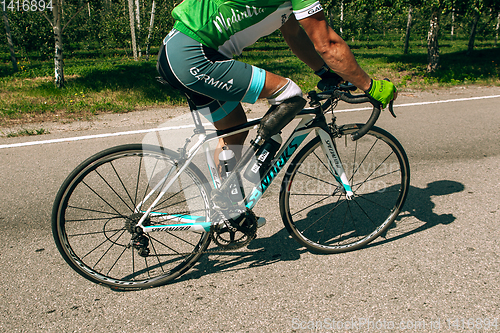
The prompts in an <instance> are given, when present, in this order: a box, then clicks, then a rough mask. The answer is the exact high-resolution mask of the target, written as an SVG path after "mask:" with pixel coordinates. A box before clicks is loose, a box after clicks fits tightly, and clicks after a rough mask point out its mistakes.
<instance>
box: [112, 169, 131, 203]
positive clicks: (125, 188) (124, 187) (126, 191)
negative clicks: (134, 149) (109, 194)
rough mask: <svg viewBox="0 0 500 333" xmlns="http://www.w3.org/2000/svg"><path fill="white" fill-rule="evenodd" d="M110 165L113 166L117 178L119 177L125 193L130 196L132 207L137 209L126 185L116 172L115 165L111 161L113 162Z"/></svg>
mask: <svg viewBox="0 0 500 333" xmlns="http://www.w3.org/2000/svg"><path fill="white" fill-rule="evenodd" d="M109 163H110V164H111V168H113V171H114V172H115V175H116V177H117V178H118V180H119V181H120V184H122V187H123V189H124V190H125V193H127V196H128V198H129V200H130V202H131V203H132V206H134V207H135V203H134V200H133V199H132V197H131V196H130V193H129V192H128V190H127V187H126V186H125V184H124V183H123V181H122V178H121V177H120V175H118V171H116V169H115V166H114V165H113V161H111V162H109Z"/></svg>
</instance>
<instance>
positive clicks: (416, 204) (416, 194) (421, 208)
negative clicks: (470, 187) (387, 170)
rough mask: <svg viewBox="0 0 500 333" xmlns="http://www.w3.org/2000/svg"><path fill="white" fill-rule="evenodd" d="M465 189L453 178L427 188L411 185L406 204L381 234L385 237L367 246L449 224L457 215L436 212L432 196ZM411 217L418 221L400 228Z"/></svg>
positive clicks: (429, 184) (430, 184)
mask: <svg viewBox="0 0 500 333" xmlns="http://www.w3.org/2000/svg"><path fill="white" fill-rule="evenodd" d="M464 189H465V186H464V185H463V184H462V183H459V182H456V181H452V180H438V181H435V182H431V183H428V184H427V186H426V187H425V188H418V187H414V186H410V191H409V193H408V197H407V198H406V202H405V205H404V207H403V210H402V212H401V213H400V214H399V216H398V217H397V219H396V221H394V223H393V224H392V226H391V227H390V228H389V229H388V230H387V231H386V233H385V234H383V235H381V237H382V238H383V239H380V238H379V239H377V240H375V241H374V242H373V243H371V244H368V245H367V246H366V247H367V248H368V247H373V246H378V245H382V244H386V243H389V242H393V241H396V240H398V239H401V238H404V237H407V236H410V235H412V234H416V233H418V232H422V231H425V230H427V229H430V228H433V227H435V226H437V225H439V224H444V225H447V224H450V223H452V222H453V221H455V220H456V217H455V216H453V214H452V213H445V214H437V213H435V212H434V208H435V207H436V204H435V203H434V202H433V201H432V198H433V197H438V196H445V195H450V194H453V193H458V192H462V191H463V190H464ZM410 217H413V218H414V219H416V220H417V221H415V222H412V223H409V224H408V225H406V228H400V227H404V226H402V224H403V223H404V221H405V220H408V219H409V218H410Z"/></svg>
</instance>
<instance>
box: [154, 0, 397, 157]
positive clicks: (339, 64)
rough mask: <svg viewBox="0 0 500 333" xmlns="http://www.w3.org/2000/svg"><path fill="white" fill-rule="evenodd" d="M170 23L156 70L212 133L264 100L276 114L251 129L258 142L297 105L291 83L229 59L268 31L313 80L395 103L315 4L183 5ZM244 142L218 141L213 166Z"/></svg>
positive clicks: (195, 0) (253, 0) (275, 0)
mask: <svg viewBox="0 0 500 333" xmlns="http://www.w3.org/2000/svg"><path fill="white" fill-rule="evenodd" d="M172 16H173V17H174V19H175V20H176V22H175V24H174V27H173V30H172V31H170V33H169V34H168V35H167V36H166V38H165V39H164V41H163V45H162V47H161V48H160V52H159V55H158V64H157V69H158V71H159V73H160V75H161V76H162V77H163V78H164V79H165V80H166V81H167V82H168V83H169V84H170V85H172V86H173V87H176V88H178V89H180V90H182V91H184V92H185V93H186V95H187V97H188V100H189V103H190V104H191V107H195V108H196V109H198V110H199V112H200V113H201V114H202V115H204V116H205V117H206V118H207V119H208V120H210V121H211V122H212V123H213V124H214V126H215V127H216V128H217V129H221V130H222V129H226V128H229V127H232V126H236V125H240V124H244V123H245V122H247V118H246V115H245V112H244V111H243V108H242V106H241V102H247V103H255V102H256V100H257V99H258V98H267V99H268V101H269V102H270V104H272V105H277V108H276V109H275V110H274V111H272V112H271V113H269V114H268V115H266V116H265V117H264V118H263V120H262V122H261V125H260V128H259V129H258V135H260V137H261V138H262V139H263V140H262V141H264V140H265V139H267V138H269V137H270V136H272V135H273V134H276V133H277V132H279V131H280V130H281V129H282V128H283V127H284V126H285V125H286V124H287V123H288V122H290V121H291V120H292V119H293V118H294V116H295V115H296V113H298V112H299V111H300V110H301V109H302V108H303V106H304V105H305V100H304V99H303V98H302V91H301V89H300V88H299V86H298V85H297V84H296V83H295V82H293V81H291V80H290V79H288V78H285V77H282V76H280V75H278V74H275V73H271V72H269V71H266V70H264V69H262V68H258V67H256V66H251V65H248V64H246V63H243V62H240V61H236V60H234V59H232V58H233V56H235V55H240V54H241V52H242V51H243V49H244V48H245V47H247V46H249V45H251V44H253V43H255V42H256V41H257V40H258V39H259V38H260V37H262V36H265V35H268V34H270V33H272V32H273V31H275V30H276V29H280V31H281V33H282V35H283V36H284V39H285V41H286V42H287V44H288V45H289V46H290V48H291V50H292V51H293V52H294V54H295V55H296V56H297V57H298V58H299V59H300V60H302V61H303V62H304V63H305V64H307V65H308V66H309V67H310V68H311V69H312V70H313V71H314V72H315V74H317V75H318V76H319V77H320V78H321V79H324V80H327V81H328V80H330V81H332V83H333V84H335V83H338V82H340V81H342V80H345V81H349V82H351V83H352V84H354V85H355V86H356V87H358V88H359V89H361V90H363V91H365V92H366V93H367V94H369V95H370V96H371V97H372V98H373V99H374V100H376V101H378V102H380V104H381V105H382V106H383V107H384V108H385V107H386V105H387V104H388V103H389V101H391V100H392V99H394V98H395V97H396V96H397V92H396V89H395V87H394V85H393V84H392V83H390V82H387V81H378V80H373V79H371V78H370V77H369V76H368V74H367V73H366V72H365V71H364V70H363V69H361V67H360V66H359V65H358V63H357V62H356V60H355V58H354V56H353V54H352V53H351V51H350V49H349V47H348V46H347V44H346V43H345V42H344V40H342V38H341V37H340V36H339V35H338V34H336V33H335V32H334V31H333V29H331V28H330V27H329V25H328V23H327V21H326V19H325V15H324V13H323V8H322V6H321V4H320V3H319V1H317V0H291V1H285V0H232V1H225V0H184V1H183V2H182V3H180V4H179V5H178V6H176V7H175V8H174V10H173V11H172ZM336 73H337V74H338V75H337V74H336ZM339 75H340V77H339ZM246 136H247V132H245V133H240V134H237V135H233V136H231V137H226V138H224V140H222V139H221V140H220V142H219V145H218V147H217V149H216V152H215V159H216V163H217V164H218V156H219V155H218V152H220V150H221V149H222V148H221V147H222V146H224V145H229V146H231V147H232V150H233V151H234V152H235V154H236V157H237V158H239V157H240V156H241V146H242V144H243V143H244V141H245V138H246Z"/></svg>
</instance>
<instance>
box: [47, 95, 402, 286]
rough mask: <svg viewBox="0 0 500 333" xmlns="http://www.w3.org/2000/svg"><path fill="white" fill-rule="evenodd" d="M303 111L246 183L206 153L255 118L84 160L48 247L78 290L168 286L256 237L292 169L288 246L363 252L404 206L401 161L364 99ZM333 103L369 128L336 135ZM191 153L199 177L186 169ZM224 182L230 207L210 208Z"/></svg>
mask: <svg viewBox="0 0 500 333" xmlns="http://www.w3.org/2000/svg"><path fill="white" fill-rule="evenodd" d="M354 89H355V88H354ZM308 99H309V104H308V105H307V106H306V107H304V108H303V109H302V110H301V111H300V112H299V113H298V114H297V116H296V117H295V119H296V120H297V121H298V125H296V127H295V128H294V129H293V131H292V132H291V134H290V135H289V136H288V137H287V138H286V140H284V143H283V144H282V145H281V146H280V148H279V150H278V151H277V153H276V154H275V155H274V157H273V158H272V159H271V162H270V163H268V164H265V165H264V164H262V165H261V168H260V171H259V180H258V181H257V182H256V183H255V182H254V183H249V182H248V181H247V180H246V179H245V177H241V175H242V174H243V173H244V168H241V167H240V168H238V169H237V170H233V171H232V174H231V175H230V176H229V177H227V178H226V179H225V180H224V178H223V177H221V175H220V174H219V172H218V170H217V168H216V165H215V163H214V159H213V157H212V154H213V152H212V151H211V149H210V143H214V142H217V141H218V139H219V138H221V137H225V136H229V135H233V134H236V133H241V132H244V131H249V130H251V129H252V128H254V127H255V126H257V125H258V124H259V123H260V121H261V119H262V118H260V119H256V120H252V121H249V122H248V123H246V124H244V125H241V126H235V127H232V128H229V129H227V130H209V129H206V128H205V127H204V125H203V124H202V122H201V120H200V116H199V114H198V112H197V111H196V110H191V114H192V116H193V120H194V123H195V127H194V132H193V135H192V136H191V137H189V138H187V139H186V143H185V144H184V146H183V147H181V148H179V149H178V151H173V150H170V149H167V148H165V147H162V146H158V145H150V144H126V145H121V146H117V147H112V148H109V149H106V150H104V151H101V152H99V153H97V154H95V155H94V156H92V157H90V158H88V159H87V160H85V161H84V162H82V163H81V164H80V165H79V166H78V167H77V168H76V169H75V170H74V171H73V172H71V174H70V175H69V176H68V177H67V179H66V180H65V181H64V183H63V184H62V186H61V188H60V189H59V192H58V194H57V196H56V199H55V202H54V206H53V211H52V230H53V236H54V239H55V242H56V244H57V248H58V249H59V252H60V253H61V255H62V256H63V258H64V260H65V261H66V262H67V263H68V264H69V265H70V266H71V267H72V268H73V269H74V270H75V271H76V272H78V273H79V274H80V275H82V276H83V277H85V278H86V279H88V280H90V281H93V282H95V283H98V284H102V285H105V286H107V287H111V288H113V289H120V290H131V289H144V288H149V287H155V286H159V285H163V284H165V283H167V282H169V281H172V280H174V279H176V278H177V277H179V276H180V275H182V274H183V273H185V272H186V271H188V270H189V269H190V268H191V267H192V266H193V265H194V264H195V263H196V262H197V261H198V260H199V259H200V257H201V256H202V255H204V254H210V253H218V252H224V251H227V250H234V249H236V248H240V247H244V246H246V245H247V244H248V243H249V242H250V241H251V240H253V239H254V238H255V237H256V232H257V227H258V225H259V219H258V218H257V217H256V216H255V214H253V212H252V209H253V208H254V207H255V205H256V204H257V202H258V201H259V199H261V198H262V195H263V194H264V193H265V191H266V190H267V189H268V188H269V186H270V185H271V183H272V182H273V180H274V179H276V177H277V175H278V174H279V173H280V171H281V170H282V169H283V168H284V167H285V165H286V164H287V163H288V161H289V160H290V159H291V158H292V157H293V159H292V160H291V162H290V163H288V167H287V169H286V172H285V174H284V176H283V179H282V184H281V189H280V193H279V207H280V213H281V218H282V220H283V223H284V225H285V227H286V229H287V231H288V232H289V233H290V235H291V236H292V237H293V238H294V239H295V240H296V241H297V242H298V243H299V244H301V245H302V246H304V247H306V248H307V249H308V250H309V251H311V252H315V253H341V252H346V251H352V250H356V249H359V248H361V247H363V246H365V245H366V244H368V243H370V242H371V241H373V240H374V239H376V238H377V237H379V236H380V235H381V234H383V233H384V232H386V231H387V229H388V228H389V227H390V226H391V223H392V222H394V220H395V219H396V217H397V216H398V214H399V213H400V211H401V208H402V206H403V204H404V202H405V199H406V196H407V193H408V189H409V182H410V166H409V163H408V158H407V156H406V153H405V151H404V149H403V147H402V146H401V144H400V143H399V142H398V141H397V140H396V138H395V137H394V136H392V135H391V134H389V133H388V132H387V131H385V130H383V129H381V128H378V127H376V126H374V124H375V122H376V121H377V119H378V117H379V114H380V107H379V106H378V105H376V103H375V104H374V103H373V102H371V100H370V99H369V97H368V96H367V95H365V94H361V95H353V94H352V89H351V87H349V86H339V87H333V88H331V89H330V90H327V91H323V92H316V91H311V92H309V94H308ZM339 101H345V102H347V103H372V104H374V106H373V110H372V114H371V116H370V118H369V120H368V122H367V123H366V124H347V125H338V124H336V117H335V113H334V109H335V107H336V106H337V104H338V102H339ZM391 107H392V105H391ZM391 112H392V108H391ZM330 113H331V117H330ZM292 123H296V122H292ZM287 126H288V127H289V126H293V125H290V124H289V125H287ZM288 127H287V128H288ZM195 137H197V140H193V138H195ZM255 149H256V148H255ZM199 152H200V153H201V155H202V156H203V155H204V157H203V159H206V168H207V169H208V171H206V172H205V173H204V172H202V171H201V169H200V167H199V166H197V164H199V163H195V159H194V156H197V153H199ZM247 155H248V154H247ZM251 155H253V156H257V153H252V154H251ZM198 156H199V155H198ZM254 162H255V159H254V160H253V161H249V162H248V163H247V165H250V164H251V163H254ZM205 174H207V175H208V174H209V176H208V178H209V179H210V181H209V180H208V179H207V177H206V176H205ZM231 176H232V177H231ZM235 179H236V180H237V181H238V183H236V185H238V184H239V185H238V186H240V194H241V197H240V199H241V200H239V202H237V200H233V201H232V202H231V204H232V206H231V207H229V208H227V207H222V208H221V206H220V205H217V204H214V195H213V194H214V193H215V192H217V191H219V192H217V193H219V194H220V193H221V189H222V188H226V189H227V188H229V187H228V186H225V184H228V182H230V180H231V181H234V180H235ZM233 190H234V188H233ZM223 194H224V193H223ZM226 198H227V197H226ZM211 242H213V244H215V246H213V247H211V248H209V244H210V243H211Z"/></svg>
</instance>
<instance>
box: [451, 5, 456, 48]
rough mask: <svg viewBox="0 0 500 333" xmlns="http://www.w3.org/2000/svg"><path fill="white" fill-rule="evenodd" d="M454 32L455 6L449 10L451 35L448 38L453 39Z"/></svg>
mask: <svg viewBox="0 0 500 333" xmlns="http://www.w3.org/2000/svg"><path fill="white" fill-rule="evenodd" d="M454 33H455V8H453V9H452V11H451V35H450V40H451V41H453V34H454Z"/></svg>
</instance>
